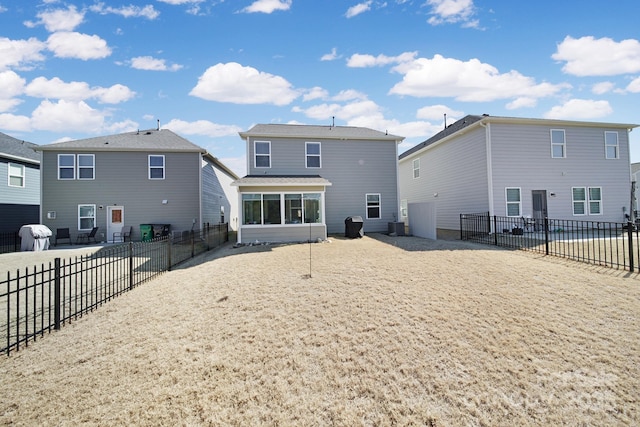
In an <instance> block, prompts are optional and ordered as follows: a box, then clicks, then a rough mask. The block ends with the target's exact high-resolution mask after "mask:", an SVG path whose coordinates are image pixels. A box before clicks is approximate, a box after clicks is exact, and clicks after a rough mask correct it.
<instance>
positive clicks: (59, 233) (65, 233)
mask: <svg viewBox="0 0 640 427" xmlns="http://www.w3.org/2000/svg"><path fill="white" fill-rule="evenodd" d="M64 239H68V240H69V244H70V245H73V242H72V241H71V235H69V229H68V228H58V229H56V237H55V239H54V241H53V246H58V240H64Z"/></svg>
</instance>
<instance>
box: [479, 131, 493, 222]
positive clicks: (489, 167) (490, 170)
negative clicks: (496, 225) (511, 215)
mask: <svg viewBox="0 0 640 427" xmlns="http://www.w3.org/2000/svg"><path fill="white" fill-rule="evenodd" d="M478 123H480V126H482V127H483V128H484V129H485V132H484V138H485V144H486V150H485V151H486V153H487V185H488V189H487V196H488V197H489V216H493V215H494V205H493V166H492V163H491V123H487V124H485V123H484V122H483V121H480V122H478ZM494 231H495V230H494Z"/></svg>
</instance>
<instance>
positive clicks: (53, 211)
mask: <svg viewBox="0 0 640 427" xmlns="http://www.w3.org/2000/svg"><path fill="white" fill-rule="evenodd" d="M38 149H39V150H40V151H42V200H41V215H42V223H43V224H45V225H47V226H48V227H49V228H50V229H51V230H52V231H53V232H54V234H55V232H56V229H58V228H69V230H70V233H71V237H72V240H74V241H75V240H76V237H77V234H78V233H86V232H88V231H90V230H91V229H92V228H93V227H99V230H98V234H97V235H96V237H97V239H98V241H112V240H113V233H114V232H119V231H120V230H121V229H122V227H123V226H125V227H129V226H131V227H133V229H132V235H131V238H132V240H141V239H142V237H143V236H142V233H141V227H140V225H142V224H155V225H162V224H164V225H167V224H168V225H170V230H171V231H173V232H181V231H188V230H191V229H199V228H201V227H202V226H203V225H205V224H206V223H216V224H217V223H219V222H221V221H222V220H224V221H227V220H228V218H222V217H221V215H220V213H221V212H223V211H225V212H231V211H233V209H232V207H231V206H232V205H233V204H235V203H236V200H237V196H235V194H232V192H233V193H235V189H234V188H231V186H230V185H229V182H230V181H231V180H233V179H236V178H237V177H236V176H235V174H233V172H231V171H229V170H228V169H227V168H226V167H224V165H222V164H221V163H220V162H219V161H218V160H217V159H216V158H215V157H213V156H211V155H209V154H207V152H206V150H205V149H203V148H201V147H198V146H197V145H195V144H193V143H191V142H190V141H188V140H186V139H184V138H182V137H180V136H178V135H176V134H175V133H173V132H171V131H170V130H167V129H154V130H145V131H138V132H128V133H122V134H118V135H109V136H100V137H96V138H89V139H81V140H74V141H67V142H60V143H54V144H48V145H42V146H39V147H38ZM218 176H228V178H227V179H226V181H225V180H220V179H219V178H218ZM157 229H158V227H156V228H155V229H154V233H156V232H157Z"/></svg>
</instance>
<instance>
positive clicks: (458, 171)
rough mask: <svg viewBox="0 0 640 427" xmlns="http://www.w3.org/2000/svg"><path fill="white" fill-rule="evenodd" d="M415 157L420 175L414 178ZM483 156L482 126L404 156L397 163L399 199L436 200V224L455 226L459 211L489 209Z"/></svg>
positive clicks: (485, 166) (484, 148) (456, 226)
mask: <svg viewBox="0 0 640 427" xmlns="http://www.w3.org/2000/svg"><path fill="white" fill-rule="evenodd" d="M416 158H420V177H419V178H415V179H414V178H413V160H414V159H416ZM486 159H487V154H486V143H485V131H484V129H483V128H477V129H474V130H471V131H469V132H467V133H464V134H462V135H461V136H460V137H459V138H457V139H455V140H452V141H449V142H446V143H443V144H440V145H435V146H433V147H431V148H428V149H426V150H424V151H421V152H417V153H415V154H413V155H412V156H408V157H406V158H403V159H402V160H401V161H400V164H399V182H400V199H401V200H404V199H406V200H407V202H408V203H420V202H435V204H436V215H437V219H436V224H437V228H439V229H448V230H458V229H459V228H460V214H461V213H471V212H487V211H489V201H488V178H487V160H486ZM436 193H437V197H434V194H436ZM409 232H411V230H409Z"/></svg>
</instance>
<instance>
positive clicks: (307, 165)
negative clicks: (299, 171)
mask: <svg viewBox="0 0 640 427" xmlns="http://www.w3.org/2000/svg"><path fill="white" fill-rule="evenodd" d="M310 144H313V145H316V144H317V145H318V154H309V150H307V147H309V145H310ZM304 154H305V156H304V166H305V167H306V168H307V169H320V168H322V144H321V143H319V142H314V141H308V142H305V143H304ZM309 157H317V158H318V165H319V166H309Z"/></svg>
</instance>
